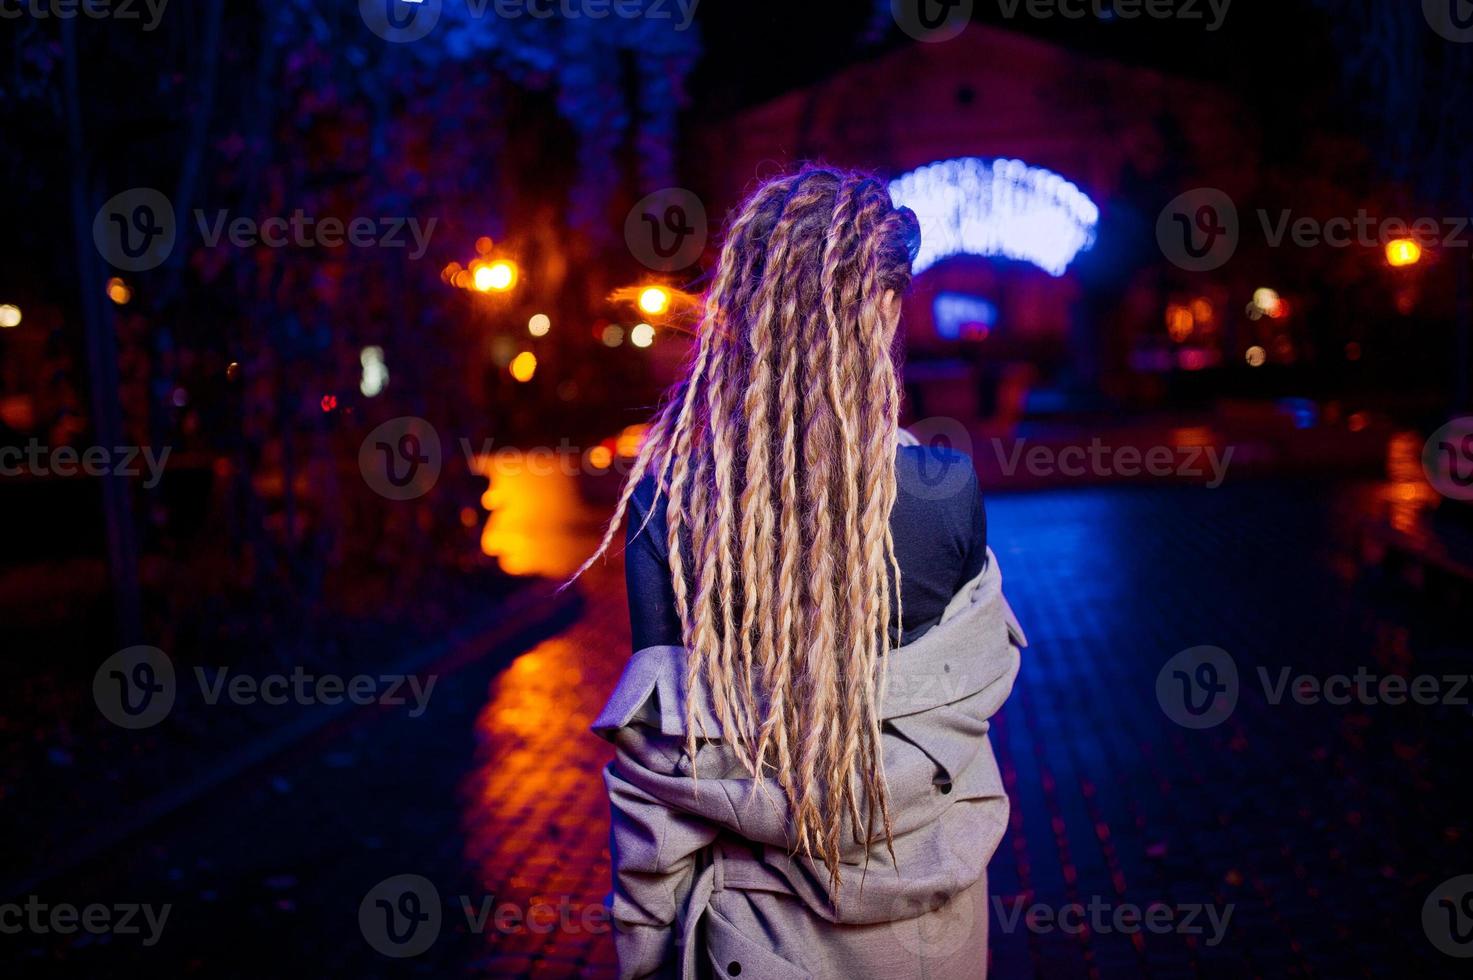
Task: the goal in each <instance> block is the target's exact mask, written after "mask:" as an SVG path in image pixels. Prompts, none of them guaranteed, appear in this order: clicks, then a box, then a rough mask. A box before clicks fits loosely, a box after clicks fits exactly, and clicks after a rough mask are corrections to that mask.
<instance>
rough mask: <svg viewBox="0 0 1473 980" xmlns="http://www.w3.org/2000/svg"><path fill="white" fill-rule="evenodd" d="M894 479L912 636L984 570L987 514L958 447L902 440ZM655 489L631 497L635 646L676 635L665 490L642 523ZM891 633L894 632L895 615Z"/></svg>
mask: <svg viewBox="0 0 1473 980" xmlns="http://www.w3.org/2000/svg"><path fill="white" fill-rule="evenodd" d="M895 481H896V495H895V509H894V510H893V511H892V512H891V514H890V530H891V533H892V534H893V535H894V538H895V557H896V559H897V560H898V561H899V562H900V590H901V592H900V594H901V600H902V606H903V612H904V616H905V624H904V625H905V628H904V630H903V634H902V636H901V642H902V643H910V642H911V641H913V640H916V639H918V638H919V637H920V636H921V635H922V634H924V633H925V632H926V631H927V630H929V629H930V628H931V627H932V626H935V625H936V624H937V623H939V622H940V621H941V614H942V612H944V611H945V609H946V604H947V603H948V602H950V601H951V597H952V596H954V595H955V594H956V592H957V590H958V589H960V588H961V587H962V586H963V585H965V584H966V583H967V582H968V581H969V580H970V579H972V578H975V577H976V575H977V573H979V572H981V571H982V566H983V565H984V564H986V561H987V515H986V512H985V511H984V510H983V506H982V493H981V491H980V489H979V488H978V486H977V473H976V470H974V469H973V468H972V461H971V459H970V458H968V457H967V456H965V455H964V454H962V453H958V452H954V451H952V450H949V449H940V448H933V447H929V446H901V447H900V448H899V450H898V452H897V456H896V461H895ZM654 495H655V480H654V477H652V476H650V477H645V479H644V480H642V481H640V484H639V486H637V487H636V488H635V490H634V495H633V496H632V497H631V498H630V508H629V528H628V532H627V534H626V551H625V555H624V575H625V579H626V582H627V584H628V587H629V620H630V626H631V627H632V629H633V634H634V649H636V650H639V649H642V648H644V647H648V646H665V645H668V646H678V645H679V644H680V642H681V637H680V618H679V617H678V616H677V615H676V613H675V592H674V589H673V588H672V587H671V583H670V564H669V561H668V548H667V546H666V532H665V527H666V525H665V502H664V498H663V496H662V497H661V499H660V502H659V506H658V507H656V508H655V511H654V516H653V517H652V518H650V522H649V525H648V526H647V527H645V528H644V530H643V531H642V532H641V530H640V528H641V526H642V525H643V524H644V521H645V517H646V515H648V514H649V513H650V505H651V503H652V501H653V498H654ZM890 635H891V637H892V639H893V638H894V636H895V624H894V622H893V621H892V622H891V624H890Z"/></svg>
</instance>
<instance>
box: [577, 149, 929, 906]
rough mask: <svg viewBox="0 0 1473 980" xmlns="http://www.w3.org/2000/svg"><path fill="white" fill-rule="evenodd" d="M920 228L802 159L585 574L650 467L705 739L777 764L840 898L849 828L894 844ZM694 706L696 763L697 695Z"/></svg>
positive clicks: (749, 222)
mask: <svg viewBox="0 0 1473 980" xmlns="http://www.w3.org/2000/svg"><path fill="white" fill-rule="evenodd" d="M918 235H919V231H918V228H917V227H916V224H915V216H914V215H913V214H911V213H910V212H909V211H906V210H904V209H899V210H897V209H896V208H895V207H894V205H893V204H892V203H891V201H890V196H889V193H888V192H887V190H886V189H885V186H884V185H883V184H881V183H880V182H879V181H877V180H875V179H874V178H872V177H869V176H866V175H862V174H847V173H840V172H836V171H833V170H829V169H823V168H817V167H808V168H804V169H803V170H801V171H799V172H798V173H795V174H792V175H790V176H786V177H782V178H778V179H776V180H772V181H770V182H768V183H766V184H764V185H763V186H761V187H760V188H758V189H757V191H756V192H755V193H754V194H752V196H751V197H750V198H748V200H747V201H746V203H745V204H744V205H742V207H741V208H740V209H739V210H738V211H737V213H736V214H735V216H734V218H733V219H732V221H731V223H730V226H729V228H728V231H727V237H726V240H725V242H724V244H723V247H722V250H721V256H720V261H719V264H718V267H717V269H716V273H715V277H714V279H713V280H712V283H711V285H710V288H709V289H708V291H707V294H706V297H705V302H704V308H703V312H702V317H701V322H700V327H699V330H698V339H699V343H698V344H697V346H696V348H695V350H694V353H693V356H692V359H691V362H690V365H689V369H688V372H687V374H686V377H685V378H684V379H683V380H682V381H681V382H680V383H679V384H678V385H677V386H676V388H675V389H674V391H673V392H672V394H671V397H670V398H669V399H668V400H667V402H666V403H665V404H664V406H663V407H662V408H661V410H660V411H659V412H658V413H657V414H656V416H655V418H654V420H653V421H652V423H651V425H650V427H649V430H648V434H647V436H646V439H645V442H644V444H643V446H642V448H641V450H640V452H639V454H638V456H637V458H636V460H635V462H634V466H633V468H632V471H631V473H630V475H629V480H628V483H627V485H626V486H625V488H624V491H623V493H622V495H621V496H620V499H619V504H618V507H617V509H616V510H615V513H614V517H613V520H612V521H611V522H610V524H609V527H608V530H607V531H606V533H605V534H604V537H603V540H602V541H601V543H600V544H599V547H598V550H597V551H596V552H595V553H594V554H593V556H592V557H590V558H589V559H588V562H586V563H585V564H584V565H583V567H582V568H580V569H579V570H578V573H577V574H582V572H583V571H584V570H585V569H586V568H588V567H589V565H591V564H592V563H593V562H594V561H595V560H596V559H597V558H598V557H599V556H600V555H602V554H604V553H605V552H606V551H607V549H608V548H609V546H610V543H611V542H612V540H613V536H614V533H615V531H616V530H617V528H618V527H619V525H620V523H621V521H622V520H623V518H624V515H625V513H626V511H627V508H628V504H629V498H630V496H631V494H632V493H633V492H634V489H635V487H636V485H637V484H638V483H639V481H640V480H641V479H642V478H643V477H644V476H645V475H646V474H647V473H653V474H655V476H656V478H657V480H658V484H659V487H660V489H661V491H662V492H663V494H664V499H665V508H666V510H665V514H666V524H667V530H668V535H669V539H668V551H669V556H670V558H669V560H670V572H671V576H672V579H673V583H674V593H675V604H676V609H677V612H678V614H679V617H680V623H681V629H682V632H683V640H684V645H685V648H686V650H687V651H688V659H687V671H688V676H687V682H688V683H687V690H695V689H696V683H695V682H696V681H697V679H700V680H702V681H704V682H705V685H706V687H707V689H708V690H709V691H710V692H711V696H712V701H713V705H714V708H715V713H716V718H717V721H718V723H719V725H720V728H721V731H720V732H719V733H702V734H703V735H719V736H720V737H721V738H722V739H724V740H725V741H726V743H727V744H728V745H729V746H730V747H731V749H732V751H733V752H734V753H735V755H736V757H737V759H738V760H739V761H740V763H741V764H742V766H743V767H744V768H745V769H746V770H747V772H748V773H750V774H751V775H752V776H753V777H754V778H757V779H763V778H766V777H767V776H768V775H771V776H773V777H774V778H776V780H777V782H778V784H779V785H780V786H781V788H782V791H783V793H784V795H785V797H786V799H787V802H788V806H789V808H790V810H791V813H792V820H793V826H792V833H793V840H792V841H791V843H792V846H794V847H795V848H801V849H802V850H803V851H804V852H805V853H807V854H809V855H810V856H815V855H816V856H817V857H818V858H819V859H820V860H822V862H823V863H824V866H825V867H826V868H827V869H828V872H829V876H830V884H831V886H832V889H833V891H834V893H835V895H834V897H835V901H836V902H837V889H838V885H839V853H840V847H841V841H842V840H843V838H844V829H845V824H846V822H847V824H848V825H849V829H850V831H851V833H852V835H853V839H855V840H856V841H860V842H863V843H865V844H868V843H869V842H870V841H872V840H874V839H875V830H876V828H875V820H876V818H877V817H878V820H879V823H880V828H881V829H882V830H883V833H884V839H885V842H886V845H887V847H890V848H891V852H892V853H891V857H892V861H893V857H894V855H893V837H892V832H891V822H890V812H889V806H888V801H887V799H886V794H885V784H884V773H883V768H882V759H881V743H880V701H881V697H882V694H883V692H882V690H881V685H882V678H883V673H884V672H883V670H880V669H878V668H879V666H880V664H881V658H883V657H884V655H885V654H886V652H887V651H888V650H889V649H890V646H891V642H892V641H891V635H890V624H891V623H892V622H895V623H898V622H899V620H900V613H899V608H898V607H899V601H900V579H899V576H900V568H899V565H898V563H897V562H896V558H895V545H894V541H893V539H892V538H891V534H890V511H891V509H892V507H893V506H894V503H895V457H894V452H895V441H896V427H897V417H898V411H899V400H900V394H899V386H898V384H897V381H896V371H895V364H894V360H893V358H892V347H893V343H894V324H893V322H892V321H891V320H890V319H889V318H888V317H887V316H886V315H885V313H884V310H883V308H882V298H883V297H884V295H885V293H886V291H887V290H894V291H895V292H896V293H897V294H899V293H902V292H904V291H905V289H906V288H908V286H909V284H910V275H911V272H910V262H911V254H912V249H913V247H914V243H915V242H916V241H917V240H918ZM577 574H575V576H574V577H575V578H576V577H577ZM685 711H686V737H687V750H688V752H689V754H690V756H691V758H693V759H694V757H695V754H696V737H697V733H696V719H695V711H694V699H690V698H688V699H687V704H686V708H685Z"/></svg>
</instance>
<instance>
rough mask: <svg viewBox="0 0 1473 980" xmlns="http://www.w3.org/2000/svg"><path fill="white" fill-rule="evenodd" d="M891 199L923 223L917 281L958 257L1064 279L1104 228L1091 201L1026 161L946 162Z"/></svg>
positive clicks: (915, 175) (909, 181) (923, 171)
mask: <svg viewBox="0 0 1473 980" xmlns="http://www.w3.org/2000/svg"><path fill="white" fill-rule="evenodd" d="M890 197H891V199H893V200H894V202H895V204H896V206H897V207H899V206H904V207H908V208H910V209H911V210H912V211H914V212H915V213H916V217H918V218H919V219H920V221H921V251H920V254H919V255H918V256H917V257H916V260H915V263H914V266H913V268H914V271H915V273H916V274H917V275H919V274H920V273H922V272H924V271H925V270H926V269H928V268H930V267H931V266H932V265H935V264H936V263H937V262H940V261H941V260H942V259H946V258H950V257H951V256H953V255H981V256H1002V257H1004V258H1009V259H1018V260H1020V261H1024V262H1031V263H1032V264H1033V265H1036V266H1038V268H1040V269H1042V270H1043V271H1045V272H1047V273H1048V274H1049V275H1051V276H1062V275H1063V274H1064V272H1065V271H1066V270H1067V269H1068V268H1069V263H1071V262H1073V261H1074V257H1075V256H1076V255H1078V254H1079V253H1080V252H1082V251H1084V250H1086V249H1088V248H1089V247H1090V246H1091V245H1093V244H1094V241H1095V231H1096V229H1097V228H1098V227H1099V223H1100V209H1099V208H1098V207H1097V206H1096V205H1095V203H1094V202H1093V201H1091V200H1090V199H1089V196H1088V195H1087V194H1085V193H1084V192H1083V191H1081V190H1080V189H1079V188H1078V187H1075V186H1074V185H1073V184H1071V183H1070V182H1069V181H1067V180H1065V179H1064V178H1063V177H1060V176H1059V175H1058V174H1056V173H1054V172H1053V171H1051V170H1045V169H1043V168H1042V167H1030V166H1029V165H1028V164H1026V163H1024V162H1023V161H1021V160H1003V159H999V160H983V159H979V158H977V157H960V158H958V159H955V160H941V161H939V162H937V163H931V164H927V165H926V166H924V167H920V168H918V169H916V170H912V171H911V172H910V173H907V174H902V175H901V176H899V177H897V178H896V179H895V180H893V181H891V182H890Z"/></svg>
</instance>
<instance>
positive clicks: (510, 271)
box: [471, 259, 517, 293]
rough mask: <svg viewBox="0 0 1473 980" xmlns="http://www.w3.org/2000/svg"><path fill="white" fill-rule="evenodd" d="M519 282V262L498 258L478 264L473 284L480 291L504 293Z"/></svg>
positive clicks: (472, 275)
mask: <svg viewBox="0 0 1473 980" xmlns="http://www.w3.org/2000/svg"><path fill="white" fill-rule="evenodd" d="M516 284H517V264H516V263H515V262H513V261H511V260H510V259H497V260H496V261H495V262H488V263H486V264H485V265H478V266H476V271H475V272H474V273H472V274H471V285H472V286H474V287H475V289H476V292H478V293H504V292H506V291H507V290H508V289H510V288H512V287H513V286H515V285H516Z"/></svg>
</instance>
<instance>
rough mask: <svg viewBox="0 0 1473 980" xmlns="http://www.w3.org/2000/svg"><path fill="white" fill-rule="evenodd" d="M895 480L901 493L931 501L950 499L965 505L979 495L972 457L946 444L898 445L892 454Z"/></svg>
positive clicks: (968, 505)
mask: <svg viewBox="0 0 1473 980" xmlns="http://www.w3.org/2000/svg"><path fill="white" fill-rule="evenodd" d="M895 482H896V485H897V488H898V489H899V490H900V491H901V493H906V494H910V495H912V496H918V497H922V498H924V499H926V500H929V501H933V502H941V501H948V500H951V501H955V502H957V503H959V504H965V506H966V507H967V508H970V507H971V505H972V501H973V499H974V498H975V497H976V496H977V494H978V484H977V468H976V466H975V465H974V464H973V462H972V457H971V456H969V455H967V454H966V453H964V452H961V451H960V450H957V449H951V448H949V447H946V446H934V445H924V444H922V445H902V446H900V447H899V449H898V451H897V452H896V455H895Z"/></svg>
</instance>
